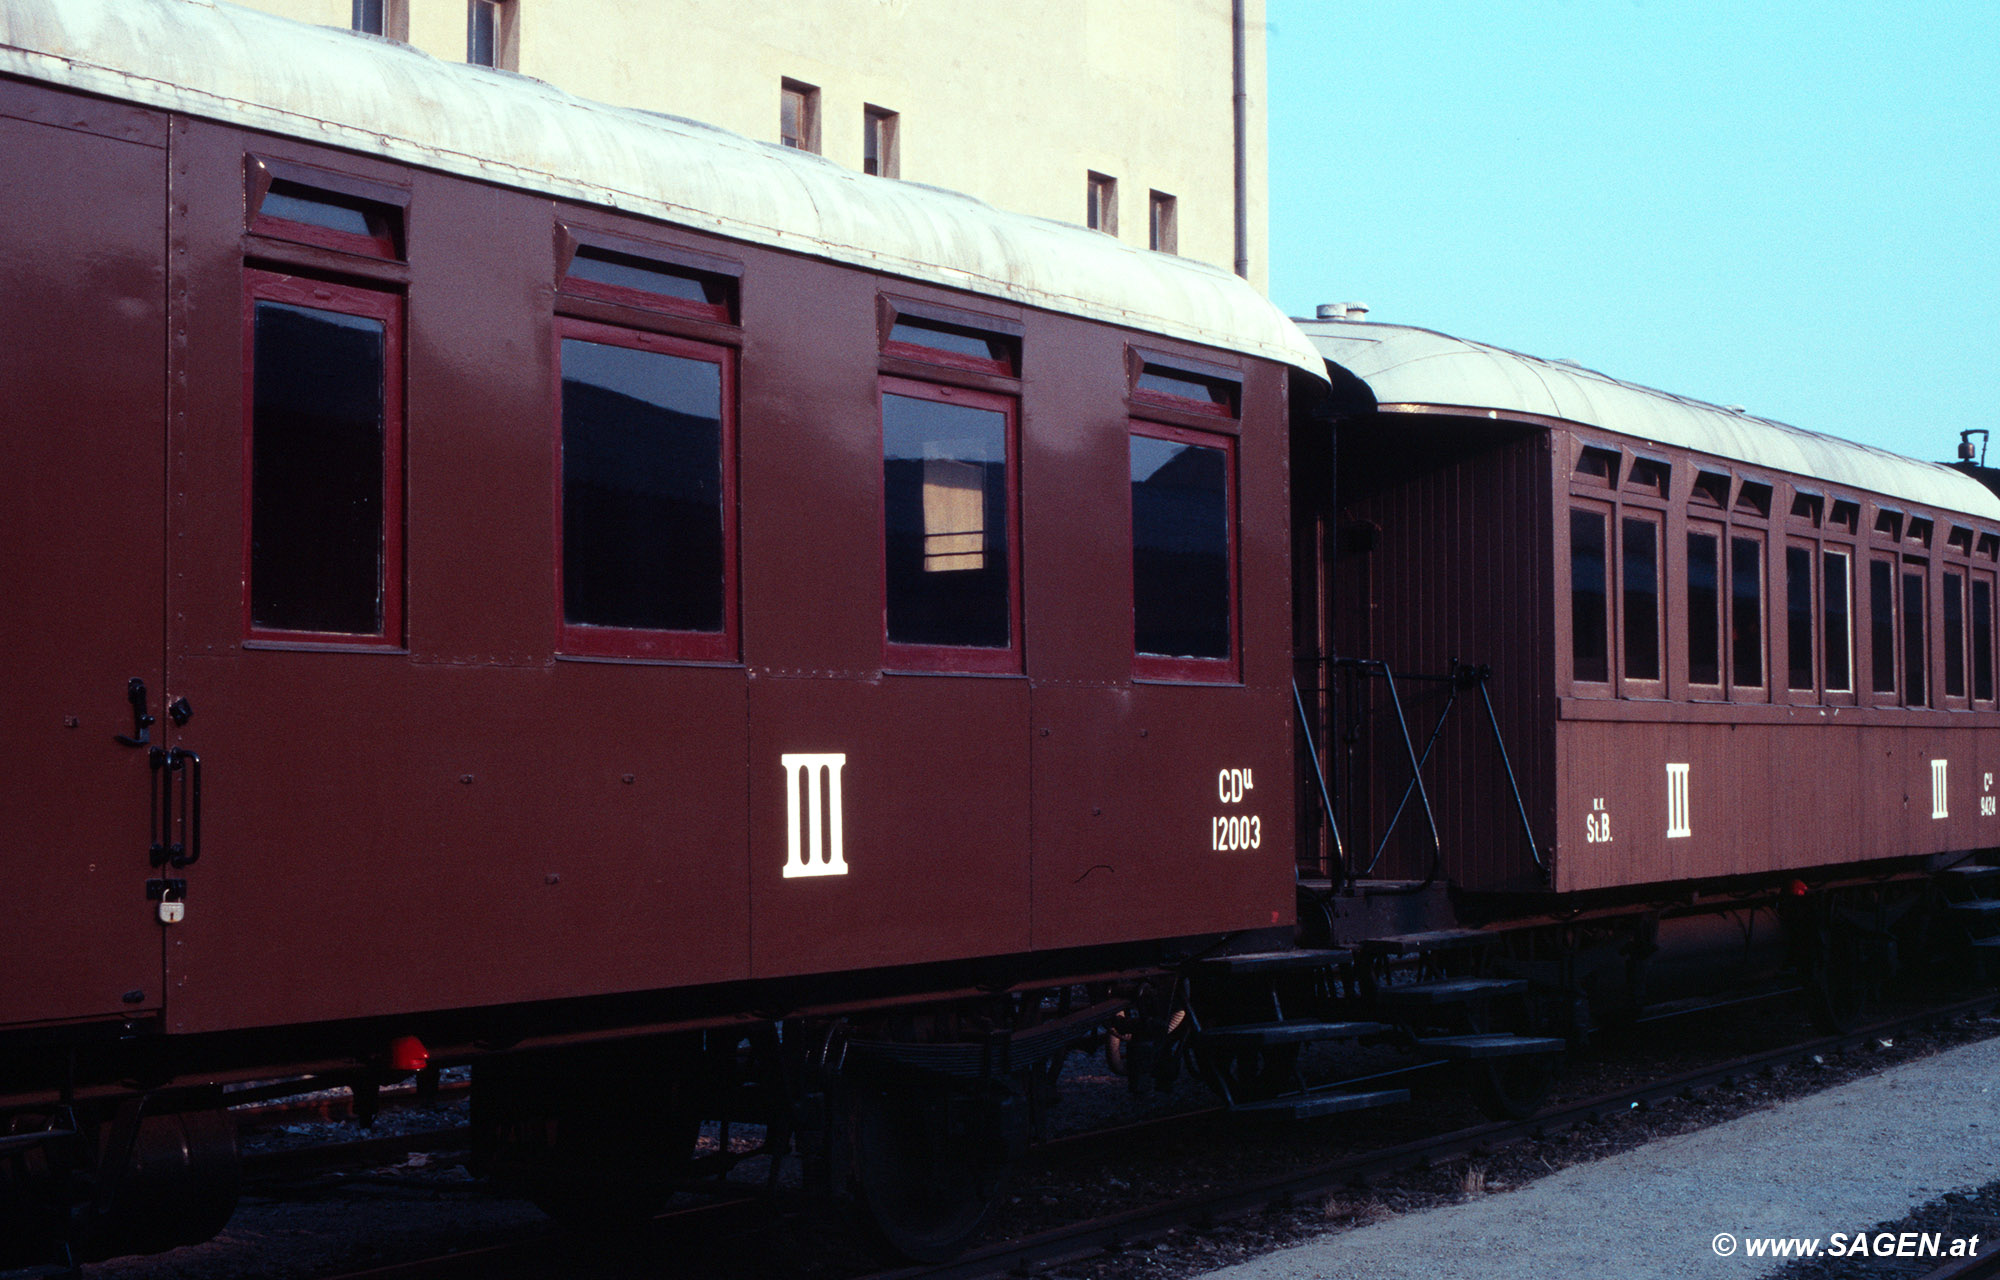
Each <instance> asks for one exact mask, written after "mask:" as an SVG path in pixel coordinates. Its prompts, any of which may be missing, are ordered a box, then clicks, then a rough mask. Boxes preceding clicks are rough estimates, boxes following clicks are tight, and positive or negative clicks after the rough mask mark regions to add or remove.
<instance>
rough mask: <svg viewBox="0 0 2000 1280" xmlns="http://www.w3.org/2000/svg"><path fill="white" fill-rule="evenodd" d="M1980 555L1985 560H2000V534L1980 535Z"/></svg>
mask: <svg viewBox="0 0 2000 1280" xmlns="http://www.w3.org/2000/svg"><path fill="white" fill-rule="evenodd" d="M1978 554H1979V557H1980V558H1981V559H1983V560H2000V534H1994V533H1982V534H1980V535H1979V546H1978Z"/></svg>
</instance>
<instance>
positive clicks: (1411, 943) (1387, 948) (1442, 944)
mask: <svg viewBox="0 0 2000 1280" xmlns="http://www.w3.org/2000/svg"><path fill="white" fill-rule="evenodd" d="M1498 936H1499V935H1498V934H1493V933H1488V932H1486V930H1484V929H1432V930H1429V931H1428V932H1425V933H1398V934H1391V935H1389V936H1387V937H1382V938H1369V939H1367V940H1366V941H1364V942H1362V943H1361V951H1362V954H1364V955H1370V956H1406V955H1425V954H1428V953H1430V952H1433V951H1455V950H1462V949H1464V948H1467V947H1484V946H1490V945H1491V944H1492V943H1493V941H1494V939H1495V938H1497V937H1498Z"/></svg>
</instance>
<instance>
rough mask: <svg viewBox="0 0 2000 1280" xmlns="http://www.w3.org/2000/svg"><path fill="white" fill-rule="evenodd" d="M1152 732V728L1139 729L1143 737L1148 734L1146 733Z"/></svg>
mask: <svg viewBox="0 0 2000 1280" xmlns="http://www.w3.org/2000/svg"><path fill="white" fill-rule="evenodd" d="M1151 732H1152V730H1150V729H1141V730H1139V736H1140V737H1142V738H1143V737H1145V736H1146V735H1147V734H1148V733H1151Z"/></svg>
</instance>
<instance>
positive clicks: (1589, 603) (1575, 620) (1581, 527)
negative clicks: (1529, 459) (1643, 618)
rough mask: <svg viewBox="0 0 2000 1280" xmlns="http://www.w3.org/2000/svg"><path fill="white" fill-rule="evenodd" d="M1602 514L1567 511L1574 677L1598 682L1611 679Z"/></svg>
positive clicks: (1608, 598) (1609, 602) (1607, 584)
mask: <svg viewBox="0 0 2000 1280" xmlns="http://www.w3.org/2000/svg"><path fill="white" fill-rule="evenodd" d="M1605 551H1606V548H1605V531H1604V515H1603V513H1602V512H1598V511H1583V510H1577V509H1575V508H1572V509H1571V511H1570V513H1569V608H1570V638H1571V643H1572V646H1573V654H1574V658H1575V678H1576V679H1577V680H1579V681H1589V682H1592V683H1597V684H1604V683H1608V682H1609V681H1610V679H1611V634H1610V617H1609V612H1610V604H1611V601H1610V597H1609V595H1608V586H1609V583H1608V581H1607V575H1606V573H1605V570H1606V567H1607V565H1606V557H1605Z"/></svg>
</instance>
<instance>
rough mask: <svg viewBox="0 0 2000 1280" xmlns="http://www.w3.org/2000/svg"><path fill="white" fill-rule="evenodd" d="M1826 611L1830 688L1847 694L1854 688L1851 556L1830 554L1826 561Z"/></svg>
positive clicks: (1827, 663) (1828, 682) (1827, 672)
mask: <svg viewBox="0 0 2000 1280" xmlns="http://www.w3.org/2000/svg"><path fill="white" fill-rule="evenodd" d="M1823 568H1824V571H1825V574H1824V578H1825V582H1824V588H1823V591H1824V598H1823V599H1822V600H1821V604H1822V605H1823V606H1824V608H1823V609H1822V611H1821V616H1822V617H1823V618H1824V619H1825V623H1826V687H1827V688H1828V689H1830V690H1833V691H1835V692H1838V693H1845V692H1847V691H1848V690H1850V689H1852V688H1853V687H1854V684H1853V672H1852V671H1851V670H1850V669H1849V658H1850V657H1851V656H1852V654H1853V647H1852V636H1853V632H1852V631H1851V630H1850V628H1851V627H1852V626H1853V623H1852V621H1851V619H1849V617H1848V603H1847V557H1846V556H1844V555H1839V554H1836V553H1834V552H1831V551H1829V552H1827V553H1826V556H1825V558H1824V563H1823Z"/></svg>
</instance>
